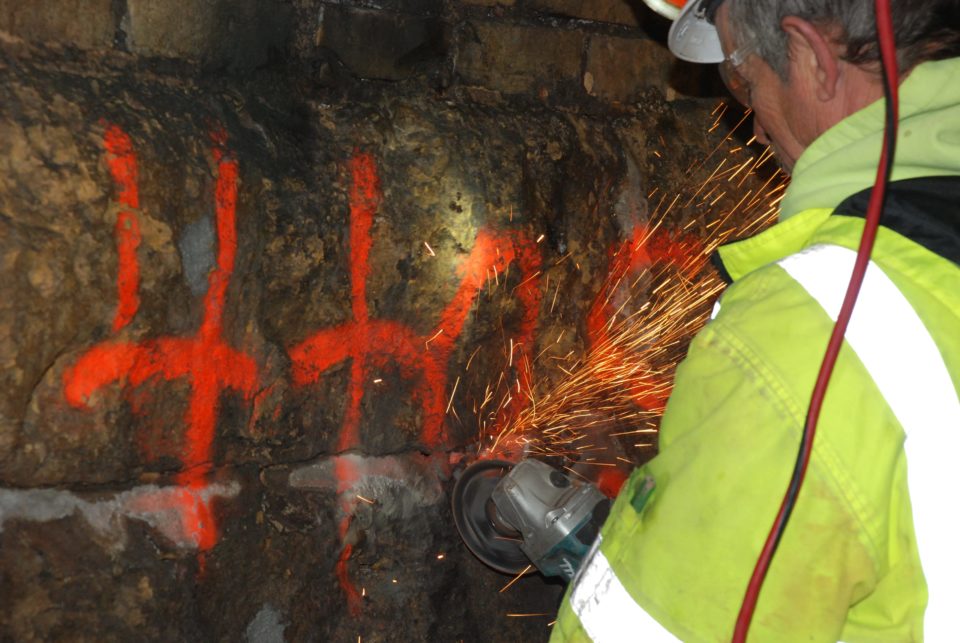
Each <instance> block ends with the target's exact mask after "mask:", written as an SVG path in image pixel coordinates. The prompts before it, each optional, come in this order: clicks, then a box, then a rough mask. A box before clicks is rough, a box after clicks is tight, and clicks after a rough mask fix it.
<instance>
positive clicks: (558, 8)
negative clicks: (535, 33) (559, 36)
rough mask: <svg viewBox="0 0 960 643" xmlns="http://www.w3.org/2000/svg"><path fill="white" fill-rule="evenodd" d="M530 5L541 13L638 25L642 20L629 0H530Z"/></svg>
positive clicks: (630, 25)
mask: <svg viewBox="0 0 960 643" xmlns="http://www.w3.org/2000/svg"><path fill="white" fill-rule="evenodd" d="M528 6H529V7H531V8H532V9H534V10H535V11H539V12H541V13H548V14H551V15H558V16H565V17H568V18H579V19H581V20H593V21H596V22H609V23H613V24H618V25H626V26H628V27H637V26H639V24H640V21H639V19H638V17H637V10H636V9H634V6H635V5H634V3H631V2H629V1H628V0H530V2H529V4H528Z"/></svg>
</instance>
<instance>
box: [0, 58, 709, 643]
mask: <svg viewBox="0 0 960 643" xmlns="http://www.w3.org/2000/svg"><path fill="white" fill-rule="evenodd" d="M0 47H2V48H3V52H2V53H3V56H2V57H0V74H2V77H3V79H4V82H3V83H0V139H2V140H4V141H7V142H9V146H8V153H7V154H4V155H2V156H0V266H2V270H3V277H4V278H3V280H2V281H0V284H2V285H0V292H2V296H0V365H2V369H0V384H2V385H0V565H2V569H3V570H4V573H3V575H2V578H0V603H2V604H3V605H5V606H9V609H7V610H6V612H5V614H6V615H9V618H5V619H3V620H2V622H0V638H3V639H7V638H10V639H13V640H31V639H57V638H60V637H64V636H68V635H69V634H70V633H75V632H78V631H82V632H89V633H90V635H91V636H94V637H95V638H98V639H104V640H126V639H129V638H144V639H149V640H200V639H225V640H242V639H244V637H247V638H252V637H256V636H263V637H265V638H266V639H270V637H273V638H272V640H280V638H281V637H282V638H283V639H284V640H318V641H326V640H336V641H339V640H344V641H352V640H356V638H357V636H358V635H359V636H362V638H363V640H365V641H397V640H464V641H481V640H483V641H487V640H495V641H496V640H500V641H515V640H525V641H536V640H545V639H546V638H547V636H548V633H549V630H548V628H547V623H549V621H550V620H552V619H551V617H549V616H548V617H543V618H541V617H531V618H512V617H508V616H506V615H507V613H537V614H539V613H545V614H550V613H552V612H554V611H555V609H556V607H557V603H558V601H559V598H560V594H561V591H562V587H560V586H559V585H555V584H552V583H550V582H547V581H545V580H543V579H542V578H541V577H539V576H536V575H534V576H531V577H530V578H525V579H523V580H521V581H520V582H518V583H517V584H516V585H514V586H513V587H511V589H510V590H509V591H508V592H504V593H500V592H499V590H500V588H502V587H503V586H504V585H505V584H506V583H507V582H508V581H509V580H510V579H509V578H508V577H504V576H502V575H500V574H497V573H495V572H492V571H490V570H489V569H487V568H486V567H484V566H483V565H482V564H481V563H479V562H478V561H476V560H475V559H474V558H473V557H472V556H471V555H470V554H469V553H468V552H467V550H466V549H465V548H464V547H463V545H462V543H461V542H460V541H459V538H458V536H457V534H456V531H455V528H454V526H453V521H452V517H451V515H450V508H449V504H450V497H449V493H450V490H451V487H452V481H453V475H454V467H455V463H456V462H458V461H459V460H460V458H461V456H462V453H463V452H464V451H469V452H471V453H472V452H474V451H475V447H476V443H477V441H478V439H479V427H480V426H481V424H483V423H484V421H485V418H486V417H487V416H485V415H483V412H482V410H478V407H479V406H480V402H481V401H482V400H483V399H484V397H485V391H487V389H488V387H490V386H493V387H494V388H496V387H497V386H500V384H498V380H499V379H500V375H501V373H503V374H504V377H503V379H504V380H505V381H506V382H507V384H508V385H509V386H513V382H516V381H517V379H518V378H519V377H520V369H521V365H522V364H523V363H524V362H523V359H524V356H526V357H527V358H528V359H529V360H531V361H532V360H533V358H534V357H535V356H536V355H538V354H545V355H548V356H551V357H553V356H562V355H565V354H570V353H571V352H573V353H582V352H583V351H584V350H585V347H586V345H587V341H586V339H585V334H584V330H583V326H584V316H585V312H586V310H587V309H588V308H589V307H590V305H591V302H592V301H593V298H594V297H595V296H596V294H597V292H598V289H599V286H600V284H601V283H602V281H603V279H604V278H605V277H606V274H607V271H608V269H609V263H610V259H609V251H610V248H612V247H615V245H616V244H617V243H620V242H622V240H623V239H624V238H626V237H628V236H629V234H630V232H631V230H632V228H631V226H633V225H638V224H639V223H642V222H643V221H644V220H645V217H646V215H647V212H648V209H647V204H646V202H645V199H646V195H647V194H649V193H650V190H651V186H654V185H664V186H667V185H670V184H671V182H676V181H677V180H679V179H680V178H682V177H683V176H684V175H685V172H686V171H687V168H689V167H690V166H691V164H692V163H693V162H694V161H695V160H696V158H697V157H698V155H702V154H703V153H704V151H705V150H709V148H711V147H713V146H714V145H716V144H717V143H718V142H719V137H720V136H721V135H720V134H719V133H718V134H716V135H710V136H704V135H703V133H702V130H701V129H699V128H696V129H692V128H689V127H687V126H685V125H684V121H685V120H689V119H695V120H696V119H699V120H700V121H702V122H705V121H706V120H707V118H708V116H709V108H710V107H712V105H710V106H706V108H705V106H703V105H698V104H692V103H691V104H687V103H683V102H682V101H678V102H676V103H673V104H667V103H665V102H664V100H663V98H662V97H661V96H660V95H659V94H657V93H655V92H652V93H649V94H644V95H642V96H640V99H639V102H638V103H637V106H636V108H630V109H621V110H619V111H616V112H608V111H603V110H602V109H600V108H598V107H597V106H596V105H595V104H591V105H587V106H585V107H584V110H583V111H579V110H571V109H565V110H562V111H560V110H552V109H549V108H548V107H545V106H543V105H542V104H537V103H536V102H531V101H530V100H527V99H524V98H512V97H510V96H506V97H502V98H501V99H500V100H497V101H483V102H477V101H473V100H471V98H470V96H471V94H470V93H469V92H464V93H458V92H450V93H449V94H446V95H439V94H437V93H436V92H435V91H434V90H433V89H432V88H431V87H430V86H429V84H428V83H427V82H426V81H424V80H408V81H404V82H393V83H371V82H359V81H358V82H355V83H352V84H348V86H342V87H339V88H338V89H331V88H325V87H322V86H318V85H316V84H314V83H312V82H311V80H310V79H307V78H304V77H303V76H302V75H299V74H298V73H296V70H287V71H278V70H262V71H260V72H258V73H255V74H250V75H249V76H248V77H245V78H240V77H217V76H204V77H202V79H200V78H199V77H197V76H195V75H191V74H188V73H186V72H185V71H184V69H182V68H176V67H170V68H164V67H162V66H161V67H156V66H152V65H151V66H146V67H145V66H144V65H143V63H142V61H138V60H137V59H134V58H130V57H128V56H126V55H122V54H118V53H113V54H97V53H77V52H73V53H72V54H71V55H70V56H69V57H64V55H63V53H62V52H57V51H53V50H46V49H42V48H33V47H29V46H26V45H23V44H17V43H7V42H3V43H2V44H0ZM598 109H600V111H597V110H598ZM668 150H673V151H672V152H671V153H670V155H668V154H667V152H668ZM654 152H658V154H654ZM660 152H663V154H660ZM134 194H135V196H134ZM687 214H689V213H687ZM677 216H680V214H678V215H677ZM684 216H687V215H684ZM118 222H119V225H118ZM511 357H512V358H513V360H514V361H513V362H510V358H511ZM535 374H536V377H537V378H542V380H543V381H545V382H546V381H550V380H551V378H556V377H558V376H559V375H560V371H559V370H558V368H557V367H556V363H555V362H554V361H553V360H550V359H547V358H544V359H543V360H541V361H537V362H535ZM520 398H521V396H518V401H516V402H513V403H514V404H520ZM502 399H505V396H504V391H503V390H502V389H500V390H499V392H498V398H497V400H496V401H497V402H500V400H502ZM505 403H506V402H505ZM361 496H362V497H363V498H364V499H361ZM394 581H396V582H394ZM351 609H353V610H355V611H351ZM397 623H402V624H403V625H402V627H399V626H398V625H397Z"/></svg>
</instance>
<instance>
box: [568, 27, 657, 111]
mask: <svg viewBox="0 0 960 643" xmlns="http://www.w3.org/2000/svg"><path fill="white" fill-rule="evenodd" d="M673 62H674V61H673V56H671V54H670V52H669V51H668V50H667V49H666V48H665V47H664V46H663V45H661V44H660V43H658V42H655V41H653V40H646V39H630V38H615V37H607V36H593V37H591V39H590V44H589V46H588V48H587V64H586V72H585V73H584V87H585V89H586V90H587V91H588V93H590V94H592V95H594V96H597V97H599V98H602V99H604V100H607V101H611V102H613V101H619V102H628V101H630V100H631V99H632V98H634V97H635V96H636V95H637V94H639V93H640V92H642V91H643V90H645V89H648V88H649V87H651V86H653V87H657V88H659V89H660V90H661V91H663V92H664V93H666V92H667V86H668V82H669V80H670V71H671V68H672V66H673Z"/></svg>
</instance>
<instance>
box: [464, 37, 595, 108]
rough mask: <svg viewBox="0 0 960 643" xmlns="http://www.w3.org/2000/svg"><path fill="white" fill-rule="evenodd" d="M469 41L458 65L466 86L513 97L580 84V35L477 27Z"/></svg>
mask: <svg viewBox="0 0 960 643" xmlns="http://www.w3.org/2000/svg"><path fill="white" fill-rule="evenodd" d="M473 36H475V37H471V36H466V37H465V39H464V41H463V42H462V44H461V46H462V48H461V50H460V56H459V61H458V65H457V71H458V72H459V74H460V77H461V78H462V79H463V81H464V82H465V83H466V84H472V85H480V86H482V87H487V88H489V89H493V90H497V91H502V92H504V93H508V94H517V93H532V92H535V91H538V90H539V89H540V88H541V87H544V86H546V87H554V86H556V85H558V84H564V83H570V84H571V85H572V84H576V83H579V80H580V65H581V59H582V52H583V46H584V36H583V34H581V33H580V32H577V31H563V30H559V29H548V28H543V27H518V26H503V25H500V24H496V23H483V22H475V23H473Z"/></svg>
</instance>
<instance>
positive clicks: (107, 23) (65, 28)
mask: <svg viewBox="0 0 960 643" xmlns="http://www.w3.org/2000/svg"><path fill="white" fill-rule="evenodd" d="M111 4H112V0H45V1H44V2H24V1H23V0H0V30H3V31H8V32H10V33H12V34H14V35H16V36H19V37H20V38H23V39H24V40H30V41H34V42H57V43H62V44H65V45H73V46H76V47H81V48H83V49H96V48H106V47H110V46H111V45H112V43H113V37H114V33H115V31H116V21H115V19H114V14H113V10H112V8H111Z"/></svg>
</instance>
